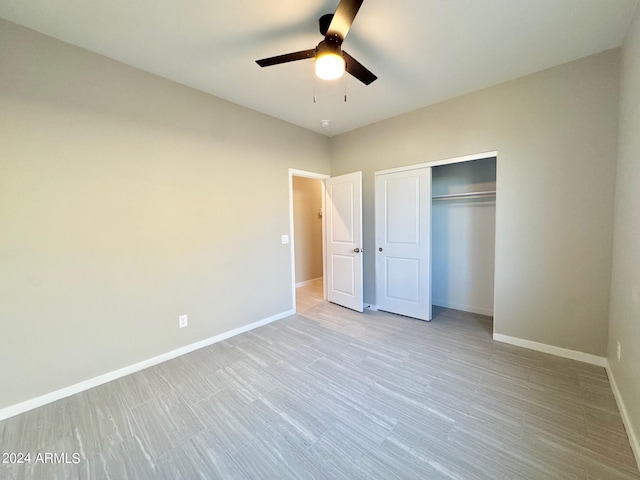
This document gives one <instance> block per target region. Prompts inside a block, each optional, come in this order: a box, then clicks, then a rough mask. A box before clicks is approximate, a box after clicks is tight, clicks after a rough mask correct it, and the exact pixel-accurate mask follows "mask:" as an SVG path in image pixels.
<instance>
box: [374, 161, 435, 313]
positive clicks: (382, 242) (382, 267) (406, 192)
mask: <svg viewBox="0 0 640 480" xmlns="http://www.w3.org/2000/svg"><path fill="white" fill-rule="evenodd" d="M375 212H376V213H375V215H376V252H375V254H376V300H377V306H378V309H379V310H384V311H387V312H392V313H398V314H400V315H406V316H408V317H413V318H419V319H421V320H431V285H430V280H431V266H430V260H431V258H430V257H431V249H430V243H431V168H430V167H423V168H419V169H415V170H406V171H400V172H393V173H384V174H377V175H376V205H375Z"/></svg>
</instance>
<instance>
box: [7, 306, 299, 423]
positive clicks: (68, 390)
mask: <svg viewBox="0 0 640 480" xmlns="http://www.w3.org/2000/svg"><path fill="white" fill-rule="evenodd" d="M293 314H295V311H294V310H287V311H286V312H281V313H278V314H276V315H272V316H271V317H268V318H264V319H262V320H258V321H257V322H253V323H250V324H248V325H245V326H243V327H238V328H234V329H233V330H229V331H228V332H224V333H220V334H218V335H215V336H213V337H209V338H207V339H205V340H201V341H199V342H196V343H192V344H190V345H186V346H184V347H180V348H177V349H175V350H171V351H170V352H166V353H163V354H161V355H158V356H156V357H153V358H149V359H147V360H143V361H141V362H138V363H134V364H133V365H129V366H127V367H124V368H120V369H118V370H114V371H112V372H109V373H105V374H103V375H99V376H97V377H93V378H90V379H88V380H84V381H82V382H80V383H76V384H74V385H70V386H68V387H64V388H61V389H59V390H55V391H53V392H50V393H47V394H45V395H41V396H39V397H36V398H32V399H30V400H26V401H24V402H20V403H17V404H15V405H11V406H10V407H6V408H3V409H2V410H0V420H6V419H7V418H9V417H13V416H15V415H19V414H21V413H24V412H27V411H29V410H33V409H34V408H38V407H41V406H42V405H46V404H47V403H51V402H55V401H56V400H60V399H62V398H65V397H69V396H71V395H75V394H76V393H80V392H83V391H85V390H89V389H90V388H93V387H97V386H98V385H102V384H103V383H107V382H111V381H113V380H117V379H118V378H122V377H125V376H127V375H131V374H132V373H135V372H139V371H140V370H144V369H145V368H149V367H153V366H154V365H158V364H159V363H162V362H166V361H167V360H171V359H173V358H176V357H179V356H181V355H184V354H186V353H189V352H193V351H194V350H198V349H200V348H203V347H207V346H209V345H213V344H214V343H217V342H220V341H222V340H226V339H227V338H231V337H234V336H236V335H239V334H241V333H245V332H248V331H249V330H253V329H254V328H258V327H262V326H263V325H266V324H268V323H271V322H275V321H276V320H281V319H283V318H286V317H289V316H291V315H293Z"/></svg>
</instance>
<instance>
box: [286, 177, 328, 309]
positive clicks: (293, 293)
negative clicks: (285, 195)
mask: <svg viewBox="0 0 640 480" xmlns="http://www.w3.org/2000/svg"><path fill="white" fill-rule="evenodd" d="M293 177H304V178H315V179H318V180H322V276H323V278H326V276H327V275H326V271H327V265H326V261H327V260H326V255H325V252H326V247H325V235H324V232H325V229H324V217H325V214H324V213H325V203H324V197H325V191H324V188H325V184H324V181H325V180H326V179H327V178H331V176H330V175H327V174H324V173H315V172H307V171H306V170H297V169H295V168H290V169H289V239H290V240H289V244H290V245H289V250H290V253H291V305H292V308H293V313H295V312H296V288H297V284H296V249H295V241H296V239H295V235H294V228H293ZM323 290H324V299H325V300H326V299H327V286H326V283H324V284H323Z"/></svg>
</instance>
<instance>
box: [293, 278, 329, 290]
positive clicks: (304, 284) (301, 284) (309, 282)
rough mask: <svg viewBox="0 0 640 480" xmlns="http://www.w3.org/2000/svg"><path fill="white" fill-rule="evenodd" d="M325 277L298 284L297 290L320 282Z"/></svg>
mask: <svg viewBox="0 0 640 480" xmlns="http://www.w3.org/2000/svg"><path fill="white" fill-rule="evenodd" d="M323 278H324V277H317V278H312V279H311V280H305V281H304V282H298V283H296V288H300V287H306V286H307V285H311V284H312V283H315V282H317V281H318V280H322V279H323Z"/></svg>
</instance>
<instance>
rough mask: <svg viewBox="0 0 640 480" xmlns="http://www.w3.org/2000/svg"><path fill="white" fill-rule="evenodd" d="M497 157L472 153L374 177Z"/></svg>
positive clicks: (490, 153) (496, 152) (392, 170)
mask: <svg viewBox="0 0 640 480" xmlns="http://www.w3.org/2000/svg"><path fill="white" fill-rule="evenodd" d="M497 156H498V151H497V150H493V151H491V152H482V153H472V154H471V155H463V156H462V157H454V158H445V159H443V160H434V161H433V162H425V163H417V164H415V165H407V166H406V167H396V168H388V169H386V170H378V171H377V172H374V175H385V174H387V173H395V172H405V171H407V170H416V169H418V168H424V167H437V166H439V165H449V164H451V163H461V162H470V161H472V160H482V159H483V158H493V157H497Z"/></svg>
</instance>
